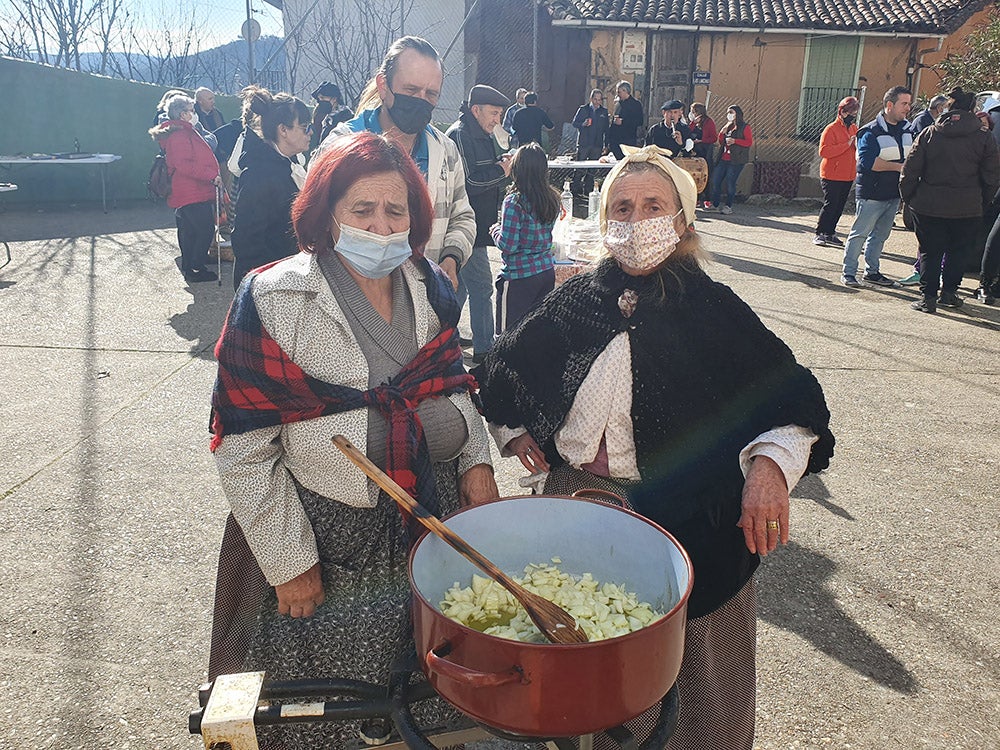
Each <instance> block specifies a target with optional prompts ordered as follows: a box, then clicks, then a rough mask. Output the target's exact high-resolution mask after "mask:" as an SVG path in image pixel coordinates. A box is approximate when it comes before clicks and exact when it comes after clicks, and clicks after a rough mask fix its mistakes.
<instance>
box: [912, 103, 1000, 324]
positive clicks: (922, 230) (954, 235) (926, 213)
mask: <svg viewBox="0 0 1000 750" xmlns="http://www.w3.org/2000/svg"><path fill="white" fill-rule="evenodd" d="M948 97H949V99H948V107H947V110H946V111H945V113H944V114H942V115H941V116H940V117H939V118H938V120H937V122H935V123H934V124H933V125H931V126H930V127H929V128H927V129H925V130H924V131H923V132H921V133H920V135H919V136H918V137H917V140H916V141H915V142H914V144H913V148H912V149H911V150H910V153H909V155H908V156H907V157H906V161H904V162H903V169H902V172H901V175H900V180H899V192H900V194H901V195H902V197H903V200H905V201H906V202H907V204H909V206H910V209H911V211H912V212H913V225H914V230H915V231H916V234H917V241H918V242H919V243H920V270H921V276H920V292H921V296H922V299H919V300H917V301H916V302H914V303H913V304H912V307H913V309H914V310H917V311H919V312H927V313H933V312H935V311H936V309H937V306H938V305H940V306H942V307H959V306H960V305H962V302H963V301H962V299H961V298H960V297H958V295H957V294H956V292H957V291H958V286H959V284H960V283H961V282H962V272H963V270H964V268H963V266H964V258H963V255H964V252H965V250H966V248H968V247H971V246H972V244H973V243H974V242H975V238H976V233H977V232H978V230H979V226H980V224H981V223H982V216H983V211H984V209H985V208H986V207H987V206H989V204H990V201H991V200H992V198H993V195H994V193H995V192H996V190H997V186H998V185H1000V157H998V155H997V144H996V142H995V141H994V140H993V136H991V135H990V133H989V131H988V130H983V129H982V126H981V125H980V122H979V119H978V118H977V117H976V116H975V115H974V114H973V113H972V109H973V107H974V105H975V97H974V96H973V94H972V93H971V92H967V91H962V89H961V88H956V89H954V90H953V91H951V92H950V93H949V94H948ZM942 259H944V272H943V274H942V270H941V261H942ZM942 276H943V278H942ZM939 287H940V292H941V296H940V298H938V289H939Z"/></svg>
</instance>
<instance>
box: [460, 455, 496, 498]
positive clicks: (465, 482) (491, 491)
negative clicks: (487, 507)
mask: <svg viewBox="0 0 1000 750" xmlns="http://www.w3.org/2000/svg"><path fill="white" fill-rule="evenodd" d="M458 494H459V497H460V501H461V503H462V507H467V506H469V505H479V504H480V503H485V502H488V501H490V500H496V499H497V498H498V497H500V491H499V490H498V489H497V483H496V480H495V479H494V478H493V467H492V466H490V465H489V464H476V465H475V466H473V467H472V468H471V469H469V470H468V471H467V472H465V473H464V474H463V475H462V476H461V477H459V479H458Z"/></svg>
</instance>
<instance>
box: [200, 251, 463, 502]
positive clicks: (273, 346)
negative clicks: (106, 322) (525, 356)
mask: <svg viewBox="0 0 1000 750" xmlns="http://www.w3.org/2000/svg"><path fill="white" fill-rule="evenodd" d="M415 263H416V264H417V265H418V267H421V268H422V270H423V271H424V274H425V284H426V286H427V299H428V302H430V304H431V307H432V309H433V310H434V312H435V313H436V314H437V316H438V318H439V319H440V321H441V332H440V333H439V334H438V335H437V336H435V337H434V338H433V339H431V340H430V341H428V342H427V343H426V344H424V346H423V347H422V348H421V349H420V351H418V352H417V354H416V356H415V357H414V358H413V360H411V361H410V362H409V363H408V364H407V365H406V366H405V367H404V368H403V369H402V370H400V371H399V373H397V374H396V376H395V377H393V378H392V379H391V380H390V381H389V382H388V383H385V384H383V385H379V386H376V387H375V388H371V389H369V390H367V391H361V390H358V389H356V388H350V387H348V386H344V385H337V384H335V383H327V382H324V381H322V380H319V379H317V378H314V377H312V376H310V375H307V374H306V373H305V372H304V371H303V370H302V368H301V367H299V366H298V365H297V364H295V363H294V362H293V361H292V360H291V358H290V357H289V356H288V355H287V354H286V353H285V352H284V351H283V350H282V349H281V347H280V346H279V345H278V343H277V342H276V341H275V340H274V339H273V338H272V337H271V335H270V334H269V333H268V332H267V329H265V328H264V325H263V323H262V322H261V320H260V315H259V313H258V311H257V305H256V302H255V301H254V297H253V291H252V290H253V284H254V282H255V281H256V276H257V274H259V273H260V272H261V271H263V270H266V269H267V268H270V266H263V267H262V268H259V269H256V270H255V271H252V272H251V278H250V280H249V282H248V283H245V284H243V285H242V287H241V291H240V292H239V293H238V295H237V297H236V299H235V300H234V301H233V305H232V308H231V309H230V311H229V316H228V318H227V320H226V324H225V327H224V328H223V329H222V336H221V338H220V339H219V343H218V344H217V345H216V347H215V356H216V359H217V360H218V362H219V374H218V377H217V378H216V381H215V388H214V390H213V392H212V427H211V431H212V433H213V437H212V441H211V446H210V447H211V450H212V451H213V452H214V451H215V449H216V448H218V446H219V443H220V442H221V441H222V438H223V437H224V436H225V435H230V434H232V435H239V434H242V433H245V432H250V431H251V430H257V429H260V428H262V427H274V426H276V425H283V424H291V423H293V422H299V421H302V420H306V419H316V418H317V417H322V416H327V415H330V414H338V413H341V412H345V411H353V410H354V409H362V408H365V407H371V408H373V409H377V410H378V411H379V413H380V414H382V415H383V416H384V417H385V418H386V420H387V422H388V427H389V429H388V432H387V434H386V466H385V467H384V469H385V472H386V474H388V475H389V476H390V477H392V479H393V480H394V481H395V482H396V483H397V484H399V485H400V486H401V487H402V488H403V489H404V490H406V491H407V492H408V493H409V494H410V495H412V496H413V497H415V498H416V499H417V501H418V502H420V503H421V504H422V505H424V506H425V507H426V508H427V509H428V510H429V511H430V512H431V513H435V514H436V513H437V511H438V502H437V487H436V484H435V481H434V472H433V468H432V464H431V460H430V453H429V452H428V450H427V441H426V440H425V439H424V428H423V425H422V424H421V422H420V417H419V416H418V415H417V411H416V409H417V406H418V405H419V404H420V403H421V402H422V401H424V400H425V399H428V398H437V397H439V396H447V395H450V394H452V393H460V392H462V391H469V390H471V389H472V388H473V387H474V384H475V381H474V380H473V378H472V376H471V375H469V374H468V373H467V372H466V371H465V368H464V367H463V365H462V349H461V347H460V346H459V342H458V328H457V324H458V316H459V309H458V304H457V302H456V299H455V295H454V293H453V291H452V289H451V283H450V282H449V281H448V280H447V278H446V277H445V276H444V274H443V273H441V272H439V271H437V270H436V269H435V268H432V267H431V264H430V263H429V262H428V261H427V260H426V259H423V258H421V259H419V260H416V261H415ZM272 265H273V264H272ZM331 450H333V447H332V446H331Z"/></svg>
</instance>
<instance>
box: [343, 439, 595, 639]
mask: <svg viewBox="0 0 1000 750" xmlns="http://www.w3.org/2000/svg"><path fill="white" fill-rule="evenodd" d="M333 444H334V445H336V446H337V447H338V448H340V450H341V451H343V453H344V455H345V456H347V458H348V459H350V461H351V463H353V464H354V465H355V466H357V467H358V468H359V469H361V471H363V472H364V473H365V474H367V475H368V478H369V479H371V480H372V481H373V482H375V484H377V485H378V486H379V487H381V488H382V489H383V490H385V492H386V494H387V495H389V497H391V498H392V499H393V500H395V501H396V502H397V503H398V504H399V506H400V507H401V508H403V509H404V510H406V511H407V512H409V513H410V515H412V516H413V517H414V518H416V519H417V521H419V522H420V523H421V524H422V525H423V526H424V527H425V528H426V529H427V530H428V531H430V532H431V533H432V534H434V535H435V536H436V537H438V538H439V539H441V540H442V541H443V542H444V543H445V544H447V545H449V546H450V547H452V548H453V549H454V550H455V551H457V552H458V553H459V554H460V555H462V557H464V558H465V559H466V560H468V561H469V562H471V563H472V564H473V565H475V566H476V567H477V568H479V569H480V570H481V571H483V572H484V573H485V574H486V575H488V576H489V577H490V578H492V579H493V580H494V581H496V582H497V583H499V584H500V585H501V586H503V587H504V588H505V589H507V591H509V592H510V593H511V595H512V596H513V597H514V598H515V599H517V600H518V601H519V602H520V603H521V606H523V607H524V609H525V611H526V612H527V613H528V617H530V618H531V621H532V622H533V623H535V625H537V626H538V629H539V630H541V631H542V634H543V635H544V636H545V637H546V638H548V639H549V640H550V641H551V642H552V643H567V644H569V643H587V640H588V639H587V634H586V633H584V632H583V629H582V628H581V627H580V626H579V625H577V624H576V619H575V618H574V617H573V615H571V614H570V613H569V612H567V611H566V610H565V609H563V608H562V607H560V606H558V605H556V604H553V603H552V602H550V601H549V600H548V599H546V598H544V597H541V596H539V595H538V594H533V593H531V592H530V591H528V590H527V589H526V588H524V587H523V586H521V585H520V584H518V583H517V582H516V581H514V580H513V579H512V578H511V577H510V576H508V575H507V574H506V573H504V572H503V571H502V570H500V568H498V567H497V566H496V565H494V564H493V563H491V562H490V561H489V560H487V559H486V558H485V557H483V555H482V553H480V552H479V551H478V550H476V549H474V548H473V547H471V546H470V545H469V543H468V542H466V541H465V540H464V539H462V537H460V536H459V535H458V534H456V533H455V532H454V531H452V530H451V529H449V528H448V527H447V526H445V525H444V524H443V523H441V520H440V519H439V518H438V517H437V516H434V515H433V514H431V513H430V512H429V511H428V510H427V509H426V508H425V507H424V506H422V505H421V504H420V503H418V502H417V501H416V500H414V499H413V498H412V497H410V496H409V495H408V494H407V493H406V490H404V489H403V488H402V487H400V486H399V485H398V484H396V483H395V482H394V481H393V480H392V479H391V478H389V476H388V475H387V474H386V473H385V472H384V471H382V470H381V469H380V468H379V467H377V466H376V465H375V464H373V463H372V462H371V461H369V460H368V456H366V455H365V454H364V453H362V452H361V451H359V450H358V449H357V448H355V447H354V446H353V445H352V444H351V441H350V440H348V439H347V438H345V437H344V436H343V435H336V436H335V437H334V438H333Z"/></svg>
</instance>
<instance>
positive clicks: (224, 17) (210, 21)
mask: <svg viewBox="0 0 1000 750" xmlns="http://www.w3.org/2000/svg"><path fill="white" fill-rule="evenodd" d="M129 6H130V7H131V8H133V9H134V10H135V11H136V12H138V13H139V14H143V15H146V16H147V17H150V18H162V17H163V15H162V13H163V9H164V7H165V6H169V8H170V11H169V12H168V15H170V16H171V17H173V16H177V17H178V18H180V17H182V16H183V19H184V20H187V19H188V18H189V14H190V12H191V11H192V10H193V11H194V13H195V18H196V19H197V20H198V21H199V26H200V28H201V30H202V33H203V34H204V37H203V42H202V45H201V46H202V49H208V48H210V47H216V46H218V45H220V44H225V43H227V42H231V41H233V40H234V39H238V38H239V36H240V28H241V27H242V25H243V22H244V21H245V20H246V17H247V6H246V0H137V2H135V3H134V4H132V3H129ZM251 7H252V9H253V17H254V18H255V19H256V20H257V22H258V23H259V24H260V26H261V34H262V35H264V36H267V35H272V36H283V35H284V28H283V25H282V19H281V11H280V10H278V9H277V8H275V7H274V6H272V5H268V4H267V3H265V2H264V0H251ZM178 11H182V13H180V12H178ZM157 23H159V21H157ZM180 30H182V29H178V31H180Z"/></svg>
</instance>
